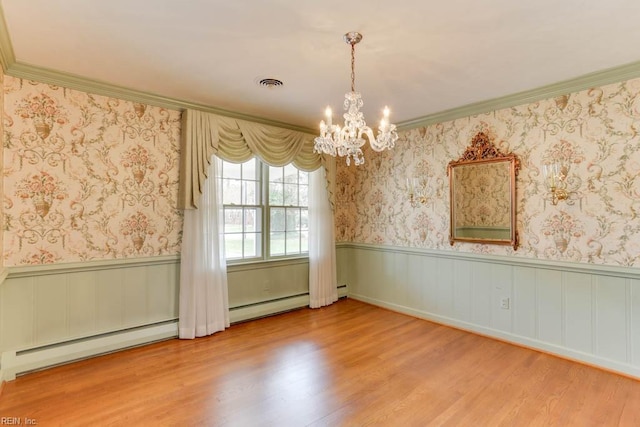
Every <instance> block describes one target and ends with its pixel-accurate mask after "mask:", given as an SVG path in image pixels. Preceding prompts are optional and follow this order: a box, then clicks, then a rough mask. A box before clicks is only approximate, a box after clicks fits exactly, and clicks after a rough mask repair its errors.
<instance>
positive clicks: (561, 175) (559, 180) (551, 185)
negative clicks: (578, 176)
mask: <svg viewBox="0 0 640 427" xmlns="http://www.w3.org/2000/svg"><path fill="white" fill-rule="evenodd" d="M542 173H543V175H544V180H545V183H546V184H547V187H548V189H549V194H550V197H551V204H552V205H554V206H555V205H557V204H558V202H559V201H560V200H567V198H568V197H569V193H567V190H566V186H567V184H566V182H565V180H566V179H567V173H568V168H567V167H566V166H564V165H561V164H560V163H557V162H556V163H547V164H544V165H543V166H542Z"/></svg>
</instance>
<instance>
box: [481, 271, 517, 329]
mask: <svg viewBox="0 0 640 427" xmlns="http://www.w3.org/2000/svg"><path fill="white" fill-rule="evenodd" d="M512 287H513V268H512V267H511V266H508V265H504V264H492V265H491V301H490V302H489V305H488V306H487V309H488V310H491V325H492V326H493V327H494V328H496V329H498V330H502V331H506V332H510V331H511V329H512V328H513V326H512V325H513V320H512V313H513V310H512V309H511V300H512V299H513V295H512ZM503 298H507V299H508V303H507V304H508V306H509V308H506V309H505V308H502V307H501V305H500V303H501V300H502V299H503Z"/></svg>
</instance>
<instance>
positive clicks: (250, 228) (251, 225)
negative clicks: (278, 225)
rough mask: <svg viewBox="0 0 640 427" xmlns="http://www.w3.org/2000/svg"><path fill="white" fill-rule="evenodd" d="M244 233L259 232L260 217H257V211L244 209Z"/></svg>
mask: <svg viewBox="0 0 640 427" xmlns="http://www.w3.org/2000/svg"><path fill="white" fill-rule="evenodd" d="M244 231H247V232H255V231H260V217H259V216H258V209H251V208H245V210H244Z"/></svg>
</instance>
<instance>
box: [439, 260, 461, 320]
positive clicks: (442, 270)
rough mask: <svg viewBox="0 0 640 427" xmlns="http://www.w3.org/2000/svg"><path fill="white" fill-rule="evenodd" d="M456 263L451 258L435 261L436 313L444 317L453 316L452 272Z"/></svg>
mask: <svg viewBox="0 0 640 427" xmlns="http://www.w3.org/2000/svg"><path fill="white" fill-rule="evenodd" d="M455 267H456V263H455V261H454V260H452V259H447V258H440V259H438V262H437V269H436V271H435V272H434V273H435V274H434V276H435V277H436V283H435V297H436V298H437V299H436V307H437V310H438V311H437V313H438V314H439V315H441V316H445V317H453V316H454V310H453V301H454V297H453V290H454V286H453V283H454V282H453V273H454V271H455Z"/></svg>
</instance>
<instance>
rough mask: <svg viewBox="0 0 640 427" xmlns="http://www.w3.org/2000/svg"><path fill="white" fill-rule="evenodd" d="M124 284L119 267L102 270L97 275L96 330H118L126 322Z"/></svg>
mask: <svg viewBox="0 0 640 427" xmlns="http://www.w3.org/2000/svg"><path fill="white" fill-rule="evenodd" d="M124 286H126V284H125V283H124V278H123V271H122V270H121V269H119V268H118V269H110V270H104V271H101V272H100V274H99V275H98V277H97V283H96V290H97V298H96V301H95V302H94V303H95V305H96V314H97V319H96V320H97V327H98V331H113V330H118V329H122V328H123V327H124V325H125V324H126V321H125V318H124V314H125V310H124V307H125V297H124V289H123V287H124Z"/></svg>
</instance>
